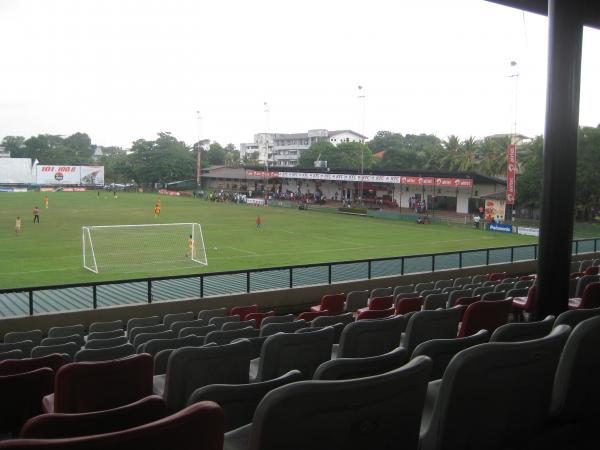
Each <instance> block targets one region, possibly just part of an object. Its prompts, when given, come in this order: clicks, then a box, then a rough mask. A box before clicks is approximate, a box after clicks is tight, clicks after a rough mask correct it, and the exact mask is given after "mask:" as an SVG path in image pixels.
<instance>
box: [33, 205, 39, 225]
mask: <svg viewBox="0 0 600 450" xmlns="http://www.w3.org/2000/svg"><path fill="white" fill-rule="evenodd" d="M32 212H33V223H36V222H37V223H40V208H39V207H37V206H36V207H35V208H33V211H32Z"/></svg>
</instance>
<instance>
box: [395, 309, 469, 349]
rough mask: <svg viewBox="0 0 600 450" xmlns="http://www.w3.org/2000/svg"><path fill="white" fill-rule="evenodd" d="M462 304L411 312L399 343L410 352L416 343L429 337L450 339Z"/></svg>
mask: <svg viewBox="0 0 600 450" xmlns="http://www.w3.org/2000/svg"><path fill="white" fill-rule="evenodd" d="M464 310H465V307H464V306H455V307H453V308H449V309H438V310H434V311H419V312H417V313H415V314H413V315H412V316H411V317H410V319H408V322H407V324H406V331H405V333H404V336H402V340H401V343H400V345H401V346H402V347H404V348H405V349H406V350H407V351H408V354H409V355H410V354H412V352H413V350H414V349H415V347H416V346H417V345H419V344H420V343H422V342H425V341H429V340H431V339H451V338H455V337H456V332H457V330H458V324H459V322H460V318H461V316H462V314H463V311H464Z"/></svg>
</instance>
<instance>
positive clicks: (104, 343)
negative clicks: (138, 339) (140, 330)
mask: <svg viewBox="0 0 600 450" xmlns="http://www.w3.org/2000/svg"><path fill="white" fill-rule="evenodd" d="M127 342H128V341H127V338H126V337H125V336H119V337H115V338H111V339H92V340H91V341H90V340H88V341H87V342H86V343H85V348H92V349H94V348H109V347H117V346H119V345H123V344H127Z"/></svg>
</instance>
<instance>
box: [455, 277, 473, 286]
mask: <svg viewBox="0 0 600 450" xmlns="http://www.w3.org/2000/svg"><path fill="white" fill-rule="evenodd" d="M471 280H472V278H471V277H457V278H455V279H454V283H453V284H452V286H454V287H462V286H464V285H465V284H468V283H470V282H471Z"/></svg>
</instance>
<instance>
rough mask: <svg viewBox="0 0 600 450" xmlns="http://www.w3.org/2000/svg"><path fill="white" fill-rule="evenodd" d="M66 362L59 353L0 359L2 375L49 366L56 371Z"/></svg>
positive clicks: (0, 374) (0, 372)
mask: <svg viewBox="0 0 600 450" xmlns="http://www.w3.org/2000/svg"><path fill="white" fill-rule="evenodd" d="M65 363H66V361H65V358H64V356H63V355H60V354H58V353H53V354H51V355H47V356H42V357H40V358H25V359H7V360H4V361H0V376H2V375H15V374H18V373H25V372H31V371H32V370H36V369H41V368H42V367H48V368H50V369H52V370H53V371H54V372H55V373H56V372H57V371H58V369H60V368H61V367H62V366H64V365H65Z"/></svg>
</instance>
